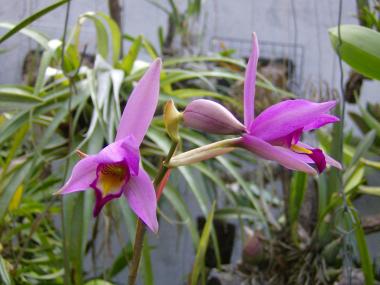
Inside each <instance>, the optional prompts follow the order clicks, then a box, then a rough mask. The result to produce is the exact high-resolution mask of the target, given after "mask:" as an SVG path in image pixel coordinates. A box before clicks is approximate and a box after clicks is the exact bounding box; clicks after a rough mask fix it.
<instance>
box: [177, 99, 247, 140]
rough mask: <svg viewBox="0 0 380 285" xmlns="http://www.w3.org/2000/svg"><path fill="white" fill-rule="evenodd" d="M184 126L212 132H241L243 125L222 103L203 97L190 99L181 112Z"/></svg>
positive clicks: (227, 133)
mask: <svg viewBox="0 0 380 285" xmlns="http://www.w3.org/2000/svg"><path fill="white" fill-rule="evenodd" d="M183 121H184V124H185V126H187V127H190V128H193V129H196V130H199V131H203V132H207V133H213V134H223V135H232V134H241V133H242V132H243V131H244V130H245V127H244V125H243V124H242V123H240V122H239V121H238V120H237V119H236V118H235V117H234V115H232V114H231V112H230V111H228V110H227V109H226V108H224V107H223V106H222V105H220V104H218V103H216V102H213V101H210V100H205V99H198V100H194V101H192V102H191V103H190V104H189V105H187V107H186V109H185V111H184V112H183Z"/></svg>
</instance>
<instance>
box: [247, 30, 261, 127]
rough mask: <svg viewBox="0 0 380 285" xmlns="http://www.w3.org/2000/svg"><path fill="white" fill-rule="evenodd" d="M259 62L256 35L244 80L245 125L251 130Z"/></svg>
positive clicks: (253, 38)
mask: <svg viewBox="0 0 380 285" xmlns="http://www.w3.org/2000/svg"><path fill="white" fill-rule="evenodd" d="M258 60H259V43H258V41H257V37H256V33H253V35H252V52H251V55H250V57H249V60H248V64H247V68H246V70H245V79H244V125H245V127H246V128H249V126H250V125H251V122H252V121H253V118H254V116H255V106H254V103H255V89H256V71H257V63H258Z"/></svg>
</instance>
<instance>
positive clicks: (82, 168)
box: [56, 155, 98, 194]
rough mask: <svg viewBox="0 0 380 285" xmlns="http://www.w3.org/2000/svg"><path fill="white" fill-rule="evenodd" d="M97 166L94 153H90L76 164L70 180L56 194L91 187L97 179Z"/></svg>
mask: <svg viewBox="0 0 380 285" xmlns="http://www.w3.org/2000/svg"><path fill="white" fill-rule="evenodd" d="M97 166H98V163H97V161H96V156H94V155H88V156H86V157H85V158H83V159H81V160H79V161H78V162H77V164H76V165H75V166H74V168H73V170H72V173H71V176H70V178H69V180H68V181H67V182H66V184H65V185H64V186H63V187H62V188H61V189H60V190H59V191H58V192H57V193H56V194H68V193H73V192H78V191H84V190H87V189H88V188H90V184H91V183H92V182H93V181H94V180H95V179H96V168H97Z"/></svg>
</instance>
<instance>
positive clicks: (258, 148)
mask: <svg viewBox="0 0 380 285" xmlns="http://www.w3.org/2000/svg"><path fill="white" fill-rule="evenodd" d="M241 146H242V147H243V148H245V149H247V150H249V151H250V152H253V153H254V154H256V155H258V156H260V157H262V158H264V159H268V160H274V161H277V162H278V163H280V164H281V165H283V166H285V167H286V168H289V169H293V170H298V171H302V172H306V173H309V174H316V173H317V172H316V171H315V169H314V168H312V167H311V166H310V165H308V164H307V163H305V162H304V161H302V159H300V158H299V156H300V154H297V153H294V152H290V151H288V149H286V148H283V147H280V146H272V145H271V144H269V143H267V142H266V141H264V140H262V139H260V138H257V137H254V136H251V135H245V136H243V138H242V141H241Z"/></svg>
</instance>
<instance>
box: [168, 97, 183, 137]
mask: <svg viewBox="0 0 380 285" xmlns="http://www.w3.org/2000/svg"><path fill="white" fill-rule="evenodd" d="M181 119H182V114H181V113H180V112H178V110H177V108H176V107H175V105H174V102H173V100H170V101H168V102H167V103H166V105H165V108H164V123H165V128H166V132H167V133H168V135H169V137H170V138H171V139H172V140H173V141H175V142H177V141H178V140H179V136H178V126H179V123H180V121H181Z"/></svg>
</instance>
